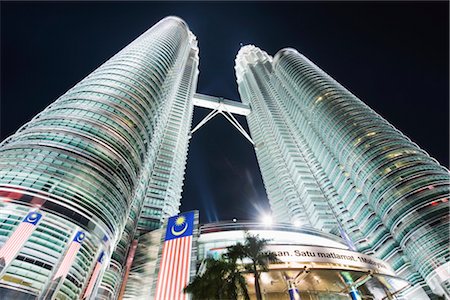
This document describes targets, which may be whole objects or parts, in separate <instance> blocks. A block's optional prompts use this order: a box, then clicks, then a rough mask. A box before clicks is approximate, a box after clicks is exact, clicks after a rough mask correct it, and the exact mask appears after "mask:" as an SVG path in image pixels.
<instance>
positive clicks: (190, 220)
mask: <svg viewBox="0 0 450 300" xmlns="http://www.w3.org/2000/svg"><path fill="white" fill-rule="evenodd" d="M194 221H195V212H193V211H192V212H187V213H183V214H180V215H178V216H174V217H170V218H169V220H168V221H167V229H166V236H165V239H164V244H163V250H162V255H161V263H160V268H159V274H158V282H157V285H156V292H155V300H167V299H171V300H181V299H182V300H185V299H187V295H186V294H185V293H183V289H184V287H186V285H187V284H188V283H189V274H190V266H191V250H192V234H193V232H194V226H195V225H194Z"/></svg>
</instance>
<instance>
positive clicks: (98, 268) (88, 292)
mask: <svg viewBox="0 0 450 300" xmlns="http://www.w3.org/2000/svg"><path fill="white" fill-rule="evenodd" d="M104 257H105V252H104V251H102V252H101V253H100V255H99V257H98V259H97V263H96V264H95V267H94V271H93V272H92V276H91V279H90V280H89V283H88V286H87V288H86V291H85V292H84V296H83V299H86V298H88V297H89V296H90V295H91V294H92V291H93V290H94V286H95V282H96V281H97V278H98V275H99V274H100V271H101V270H102V264H103V259H104Z"/></svg>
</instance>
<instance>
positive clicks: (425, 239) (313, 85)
mask: <svg viewBox="0 0 450 300" xmlns="http://www.w3.org/2000/svg"><path fill="white" fill-rule="evenodd" d="M274 72H275V74H276V76H277V77H278V78H281V81H282V83H283V84H284V85H285V86H286V89H287V90H288V92H289V93H290V95H291V97H290V100H289V101H288V102H290V103H289V108H290V111H291V117H292V119H293V120H294V122H297V124H298V127H299V128H302V130H303V131H304V132H308V133H309V134H306V135H305V136H306V137H307V139H309V141H308V142H309V143H311V142H316V143H318V142H321V143H323V144H322V147H323V148H324V149H325V150H328V151H329V153H330V154H331V158H330V159H332V158H334V159H336V162H337V163H338V164H339V165H338V166H336V167H339V168H341V170H342V171H343V172H336V173H335V174H336V177H335V178H331V179H332V180H334V181H339V180H341V181H345V180H346V178H343V177H348V178H349V179H350V180H351V182H352V183H353V184H354V186H355V188H356V189H357V191H358V192H359V193H361V195H362V197H363V198H364V199H366V201H367V202H368V203H369V206H368V209H370V210H372V211H373V212H374V214H375V215H374V216H373V217H374V218H379V219H380V220H381V221H382V223H383V225H384V226H385V227H386V228H388V230H389V232H390V234H391V235H392V236H393V237H394V239H395V240H396V242H397V243H398V244H399V245H400V247H401V249H402V250H403V251H404V253H405V254H406V255H407V256H408V257H409V259H410V260H411V262H412V264H413V265H414V267H415V269H416V270H417V271H419V273H420V274H421V275H422V276H423V277H424V278H425V279H426V281H427V283H428V284H429V285H430V286H432V287H434V285H435V283H434V282H433V280H434V278H435V274H434V273H433V272H434V271H435V270H437V269H439V267H440V266H443V265H445V264H448V262H449V260H450V252H449V247H448V246H449V236H448V223H449V218H448V216H449V214H448V195H449V180H450V176H449V173H448V170H446V169H445V168H444V167H442V166H440V165H439V164H438V163H437V162H436V160H434V159H433V158H431V157H430V156H429V155H428V154H427V153H426V152H425V151H423V150H421V149H420V148H419V147H418V146H417V145H416V144H414V143H413V142H411V141H410V140H409V139H408V138H407V137H406V136H404V135H403V134H402V133H401V132H399V131H398V130H397V129H395V128H394V127H393V126H392V125H391V124H389V123H388V122H387V121H386V120H384V119H383V118H382V117H381V116H379V115H378V114H377V113H375V112H374V111H373V110H372V109H370V108H369V107H368V106H367V105H365V104H364V103H363V102H362V101H361V100H359V99H358V98H357V97H355V96H354V95H353V94H351V93H350V92H349V91H348V90H346V89H345V88H344V87H342V86H341V85H340V84H339V83H337V82H336V81H335V80H333V79H332V78H331V77H330V76H328V75H327V74H326V73H324V72H323V71H322V70H320V69H319V68H318V67H317V66H315V65H314V64H313V63H312V62H311V61H309V60H308V59H307V58H305V57H304V56H303V55H301V54H299V53H298V52H297V51H295V50H293V49H284V50H281V51H280V52H279V53H278V54H277V55H276V56H275V58H274ZM287 99H288V98H287ZM296 112H297V115H296ZM300 115H304V116H306V117H307V118H308V122H309V124H308V128H306V127H305V126H304V125H302V124H301V122H302V120H300V118H299V116H300ZM314 135H317V136H318V137H315V138H313V136H314ZM316 154H317V153H316ZM342 175H344V176H342ZM361 204H362V205H364V204H363V203H358V201H355V202H354V205H361ZM368 220H370V217H369V219H368ZM355 221H356V223H358V222H359V221H360V220H355ZM357 225H359V224H357ZM441 280H442V279H441ZM445 280H448V278H447V279H445V278H444V281H445ZM440 284H441V287H440V288H441V289H443V290H446V289H447V288H448V286H447V288H446V287H445V285H446V283H445V282H442V281H441V282H440ZM435 288H436V287H435ZM438 288H439V287H438ZM446 292H447V293H448V289H447V290H446Z"/></svg>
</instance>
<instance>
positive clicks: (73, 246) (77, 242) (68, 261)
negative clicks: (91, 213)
mask: <svg viewBox="0 0 450 300" xmlns="http://www.w3.org/2000/svg"><path fill="white" fill-rule="evenodd" d="M84 238H85V234H84V232H83V231H78V232H77V234H76V235H75V237H74V238H73V240H72V242H71V243H70V246H69V249H67V252H66V255H65V256H64V259H63V261H62V263H61V265H60V266H59V268H58V271H56V274H55V276H53V280H56V279H58V278H60V277H62V278H64V277H66V275H67V273H69V269H70V267H71V266H72V263H73V261H74V260H75V258H76V256H77V253H78V250H79V249H80V247H81V244H82V243H83V240H84Z"/></svg>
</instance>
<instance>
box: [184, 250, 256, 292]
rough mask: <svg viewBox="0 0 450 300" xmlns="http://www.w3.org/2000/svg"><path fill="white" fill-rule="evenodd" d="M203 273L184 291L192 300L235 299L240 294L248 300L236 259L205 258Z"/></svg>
mask: <svg viewBox="0 0 450 300" xmlns="http://www.w3.org/2000/svg"><path fill="white" fill-rule="evenodd" d="M204 263H205V264H206V268H205V271H204V272H203V274H201V275H196V276H195V278H194V280H193V281H192V282H191V283H190V284H189V285H188V286H187V287H186V288H185V289H184V292H186V293H190V294H192V296H193V298H194V299H205V300H207V299H234V300H235V299H237V298H238V296H239V294H242V296H243V297H244V299H245V300H249V299H250V297H249V295H248V291H247V286H246V283H245V278H244V277H243V276H242V274H241V272H240V270H239V267H238V265H237V263H236V259H231V258H229V257H228V256H226V255H225V256H224V257H222V258H221V259H218V260H216V259H213V258H207V259H206V260H205V262H204Z"/></svg>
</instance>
